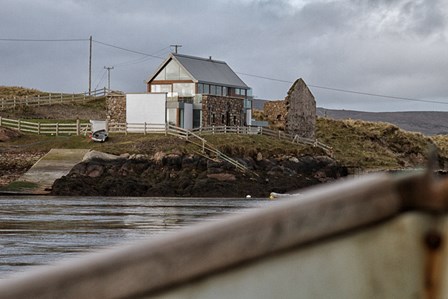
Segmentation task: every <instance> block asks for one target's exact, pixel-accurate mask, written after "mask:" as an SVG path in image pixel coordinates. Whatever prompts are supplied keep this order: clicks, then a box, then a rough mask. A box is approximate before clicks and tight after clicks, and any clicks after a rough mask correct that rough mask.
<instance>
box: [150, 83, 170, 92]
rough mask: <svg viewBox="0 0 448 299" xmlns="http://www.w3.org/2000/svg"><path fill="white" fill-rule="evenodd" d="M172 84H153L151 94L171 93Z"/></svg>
mask: <svg viewBox="0 0 448 299" xmlns="http://www.w3.org/2000/svg"><path fill="white" fill-rule="evenodd" d="M171 91H172V89H171V84H151V92H171Z"/></svg>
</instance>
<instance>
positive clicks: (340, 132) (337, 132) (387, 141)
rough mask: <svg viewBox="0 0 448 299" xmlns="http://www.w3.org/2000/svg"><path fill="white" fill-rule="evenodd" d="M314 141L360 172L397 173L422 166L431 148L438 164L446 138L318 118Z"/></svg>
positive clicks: (447, 149) (447, 142) (443, 155)
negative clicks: (323, 144)
mask: <svg viewBox="0 0 448 299" xmlns="http://www.w3.org/2000/svg"><path fill="white" fill-rule="evenodd" d="M317 126H318V128H317V132H316V135H317V138H318V139H319V140H320V141H322V142H324V143H326V144H328V145H330V146H332V147H333V149H334V155H335V158H336V159H338V160H339V161H341V162H342V163H344V164H345V165H347V166H351V167H355V168H362V169H400V168H409V167H411V168H412V167H419V166H424V165H425V164H426V160H427V159H426V157H427V156H428V151H429V149H430V146H431V145H434V146H436V147H437V148H438V150H439V155H440V157H441V159H440V160H441V161H442V162H444V160H446V159H447V157H448V137H447V136H434V137H427V136H424V135H422V134H420V133H414V132H407V131H404V130H401V129H399V128H398V127H397V126H394V125H392V124H388V123H381V122H366V121H360V120H334V119H327V118H319V119H318V122H317Z"/></svg>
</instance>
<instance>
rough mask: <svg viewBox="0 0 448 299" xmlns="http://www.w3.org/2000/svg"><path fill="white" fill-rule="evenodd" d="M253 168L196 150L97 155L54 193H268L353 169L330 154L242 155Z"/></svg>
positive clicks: (57, 184)
mask: <svg viewBox="0 0 448 299" xmlns="http://www.w3.org/2000/svg"><path fill="white" fill-rule="evenodd" d="M238 161H239V162H240V163H243V164H244V165H246V166H247V167H248V168H249V169H250V172H241V171H238V170H236V169H235V168H234V167H233V166H232V165H230V164H228V163H227V162H222V161H218V160H215V159H210V158H207V157H204V156H200V155H192V154H180V153H178V154H176V153H174V154H166V153H163V152H158V153H156V154H154V155H153V156H145V155H122V156H117V157H112V156H110V155H100V156H95V155H93V156H92V157H90V158H89V159H87V160H86V161H84V162H82V163H79V164H77V165H76V166H75V167H74V168H73V169H72V171H71V172H70V173H69V174H68V175H67V176H64V177H62V178H61V179H58V180H56V181H55V183H54V185H53V190H52V192H51V194H52V195H71V196H150V197H151V196H154V197H159V196H166V197H170V196H173V197H245V196H246V195H251V196H253V197H267V196H269V194H270V193H271V192H277V193H286V192H291V191H295V190H298V189H301V188H304V187H308V186H311V185H316V184H320V183H324V182H328V181H332V180H335V179H337V178H340V177H343V176H346V175H347V169H346V168H345V167H343V166H341V165H340V164H339V163H337V162H336V161H335V160H333V159H331V158H330V157H327V156H301V157H295V156H287V155H281V156H274V157H266V158H263V157H262V156H261V154H260V155H257V157H255V158H251V157H241V158H238Z"/></svg>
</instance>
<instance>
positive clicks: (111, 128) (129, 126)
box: [107, 122, 167, 135]
mask: <svg viewBox="0 0 448 299" xmlns="http://www.w3.org/2000/svg"><path fill="white" fill-rule="evenodd" d="M107 129H108V132H111V133H124V134H128V133H140V134H145V135H146V134H150V133H165V134H166V131H167V128H166V125H165V124H151V123H146V122H145V123H117V122H109V123H108V124H107Z"/></svg>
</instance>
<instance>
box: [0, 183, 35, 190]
mask: <svg viewBox="0 0 448 299" xmlns="http://www.w3.org/2000/svg"><path fill="white" fill-rule="evenodd" d="M38 186H39V185H38V184H36V183H32V182H24V181H15V182H12V183H10V184H9V185H7V186H4V187H2V188H0V190H2V191H24V190H32V189H36V188H37V187H38Z"/></svg>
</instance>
